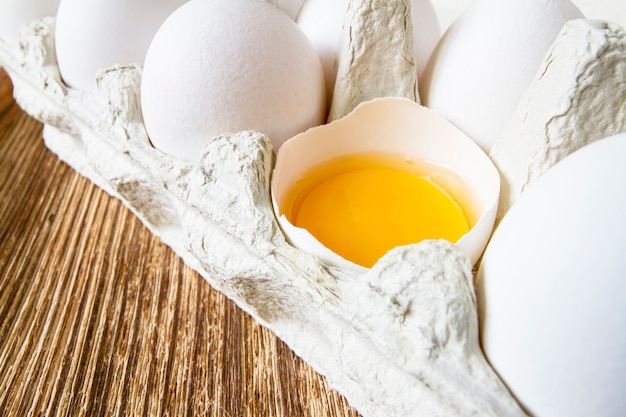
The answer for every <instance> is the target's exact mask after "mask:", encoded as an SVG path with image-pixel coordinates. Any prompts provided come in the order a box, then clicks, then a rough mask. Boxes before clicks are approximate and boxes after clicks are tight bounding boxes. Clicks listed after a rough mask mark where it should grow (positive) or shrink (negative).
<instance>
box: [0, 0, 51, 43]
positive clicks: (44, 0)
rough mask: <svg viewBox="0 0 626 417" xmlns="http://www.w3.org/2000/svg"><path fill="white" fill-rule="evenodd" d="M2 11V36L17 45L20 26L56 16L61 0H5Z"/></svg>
mask: <svg viewBox="0 0 626 417" xmlns="http://www.w3.org/2000/svg"><path fill="white" fill-rule="evenodd" d="M1 5H2V6H1V7H2V12H0V38H3V39H4V40H5V41H7V42H8V43H9V44H10V45H12V46H17V43H18V38H19V31H20V28H21V27H22V26H24V25H26V24H28V23H31V22H33V21H35V20H37V19H41V18H44V17H47V16H54V15H56V13H57V7H58V6H59V0H3V1H2V2H1Z"/></svg>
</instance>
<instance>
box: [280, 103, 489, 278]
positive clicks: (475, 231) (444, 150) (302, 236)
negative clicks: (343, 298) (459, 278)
mask: <svg viewBox="0 0 626 417" xmlns="http://www.w3.org/2000/svg"><path fill="white" fill-rule="evenodd" d="M364 152H369V153H372V152H374V153H382V154H393V155H397V156H400V157H401V158H405V160H407V161H416V162H418V161H427V162H430V163H432V164H436V165H439V166H443V167H446V168H448V169H450V170H452V171H454V172H455V174H457V175H458V177H459V178H461V179H462V180H463V183H464V187H465V190H466V191H467V192H468V193H469V194H470V195H468V196H465V197H466V198H467V199H468V200H471V203H472V208H473V217H474V219H473V222H472V223H473V227H472V228H471V229H470V230H469V232H468V233H466V234H465V235H464V236H463V237H462V238H461V239H460V240H459V241H458V242H456V243H457V245H458V246H459V247H460V248H461V249H462V250H464V251H465V253H466V254H467V255H468V256H469V258H470V260H471V261H472V263H476V262H477V261H478V259H479V257H480V255H481V254H482V252H483V249H484V247H485V245H486V244H487V241H488V240H489V236H490V235H491V230H492V228H493V224H494V220H495V213H496V210H497V204H498V196H499V190H500V177H499V174H498V172H497V169H496V168H495V166H494V165H493V164H492V162H491V160H490V159H489V158H488V157H487V155H486V154H485V153H484V152H483V151H482V150H481V149H480V148H479V147H478V146H477V145H476V144H475V143H474V142H473V141H472V140H471V139H470V138H468V137H467V136H466V135H465V134H463V133H462V132H461V131H459V130H458V129H457V128H455V127H454V126H453V125H452V124H450V123H449V122H448V121H446V120H445V119H444V118H443V117H441V116H440V115H438V114H437V113H435V112H433V111H431V110H429V109H427V108H426V107H424V106H421V105H419V104H417V103H415V102H413V101H411V100H408V99H404V98H379V99H374V100H371V101H368V102H364V103H361V104H360V105H359V106H357V108H356V109H355V110H354V111H353V112H351V113H350V114H348V115H347V116H345V117H344V118H342V119H338V120H336V121H334V122H332V123H330V124H327V125H324V126H319V127H316V128H313V129H310V130H308V131H307V132H304V133H301V134H299V135H297V136H295V137H293V138H291V139H290V140H288V141H287V142H285V144H284V145H283V146H282V148H281V149H280V150H279V151H278V155H277V160H276V165H275V169H274V171H273V176H272V183H271V194H272V203H273V207H274V212H275V215H276V217H277V219H278V222H279V224H280V226H281V228H282V230H283V232H284V234H285V235H286V238H287V240H288V241H289V242H290V243H291V244H292V245H293V246H295V247H296V248H299V249H301V250H303V251H305V252H308V253H311V254H313V255H315V256H317V257H318V258H320V259H321V260H322V261H323V262H325V263H326V264H328V265H332V266H338V267H343V268H348V269H354V270H364V268H363V267H362V266H359V265H357V264H355V263H353V262H351V261H349V260H346V259H345V258H343V257H341V256H339V255H338V254H336V253H335V252H333V251H332V250H330V249H329V248H327V247H325V246H324V245H323V244H322V243H321V242H319V241H318V240H317V239H316V238H315V237H314V236H313V235H311V233H309V232H308V231H307V230H305V229H303V228H299V227H296V226H294V225H292V224H291V223H290V222H289V220H288V219H287V217H286V216H285V213H284V212H283V211H282V210H281V205H282V204H283V202H284V200H285V197H286V196H287V194H288V193H289V191H290V190H291V188H292V187H293V186H294V185H295V184H296V182H298V181H299V180H301V179H302V178H303V177H304V176H305V174H306V173H307V172H309V171H310V170H311V169H312V168H314V167H317V166H319V165H320V164H322V163H324V162H327V161H329V160H332V159H335V158H338V157H342V156H347V155H354V154H359V153H364ZM416 243H417V242H416Z"/></svg>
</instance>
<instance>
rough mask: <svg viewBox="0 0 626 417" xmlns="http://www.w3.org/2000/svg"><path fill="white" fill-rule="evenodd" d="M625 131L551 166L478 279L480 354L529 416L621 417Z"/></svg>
mask: <svg viewBox="0 0 626 417" xmlns="http://www.w3.org/2000/svg"><path fill="white" fill-rule="evenodd" d="M625 155H626V133H622V134H619V135H616V136H613V137H610V138H607V139H602V140H599V141H597V142H594V143H592V144H590V145H587V146H585V147H583V148H581V149H580V150H578V151H576V152H574V153H572V154H571V155H570V156H568V157H567V158H565V159H563V160H562V161H561V162H559V163H558V164H556V165H555V166H554V167H552V168H551V169H550V170H549V171H547V172H546V173H545V174H544V175H543V176H542V177H541V178H539V179H538V180H537V181H536V182H535V183H533V185H532V186H530V187H529V188H528V189H527V190H526V191H525V192H524V193H523V194H522V195H521V197H520V199H519V200H518V201H517V203H516V204H515V205H513V207H511V209H510V210H509V211H508V213H507V214H506V215H505V216H504V218H503V220H502V222H501V223H500V225H499V226H498V227H497V229H496V230H495V232H494V234H493V237H492V239H491V241H490V243H489V245H488V247H487V249H486V250H485V254H484V257H483V259H482V262H481V266H480V269H479V272H478V276H477V283H476V287H477V294H478V304H479V314H480V323H481V332H480V333H481V339H482V346H483V350H484V352H485V354H486V356H487V358H488V360H489V362H490V363H491V365H492V366H493V367H494V368H495V370H496V372H498V374H499V375H500V376H501V377H502V378H503V380H504V381H505V383H506V384H507V385H508V387H509V388H510V389H511V391H512V392H513V394H514V395H515V396H516V397H517V399H518V400H519V401H520V402H521V404H522V405H523V406H524V407H525V408H526V409H527V410H528V411H529V412H530V414H531V415H536V416H542V417H557V416H572V417H576V416H580V417H582V416H596V417H608V416H618V415H619V416H623V415H626V396H624V387H626V337H625V336H624V329H625V328H626V306H625V304H624V294H625V293H626V280H625V279H624V272H625V271H626V257H625V256H624V241H625V240H626V216H624V213H625V212H626V199H625V198H624V190H626V164H624V156H625Z"/></svg>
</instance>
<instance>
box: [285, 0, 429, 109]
mask: <svg viewBox="0 0 626 417" xmlns="http://www.w3.org/2000/svg"><path fill="white" fill-rule="evenodd" d="M348 3H349V1H348V0H308V1H306V2H305V3H304V5H303V6H302V9H301V10H300V14H299V15H298V19H297V22H298V25H299V26H300V28H301V29H302V30H303V31H304V33H305V34H306V35H307V37H308V38H309V39H310V40H311V42H312V43H313V46H314V47H315V49H316V50H317V53H318V54H319V56H320V59H321V61H322V65H323V67H324V75H325V77H326V88H327V93H328V96H329V97H330V96H332V92H333V89H334V86H335V79H336V77H337V53H338V48H339V44H340V39H341V34H342V27H343V22H344V15H345V14H346V10H347V8H348ZM411 19H412V21H413V46H414V54H415V60H416V63H417V68H418V77H421V75H422V73H423V72H424V69H425V67H426V64H427V62H428V59H429V57H430V54H431V53H432V51H433V49H434V48H435V45H436V44H437V42H438V41H439V38H440V36H441V29H440V27H439V21H438V20H437V15H436V14H435V10H434V8H433V6H432V4H431V3H430V1H429V0H412V1H411Z"/></svg>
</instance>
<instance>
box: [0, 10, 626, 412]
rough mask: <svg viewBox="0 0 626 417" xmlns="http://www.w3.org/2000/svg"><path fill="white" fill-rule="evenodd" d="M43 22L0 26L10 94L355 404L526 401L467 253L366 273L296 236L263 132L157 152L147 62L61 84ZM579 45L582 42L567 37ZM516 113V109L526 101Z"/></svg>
mask: <svg viewBox="0 0 626 417" xmlns="http://www.w3.org/2000/svg"><path fill="white" fill-rule="evenodd" d="M583 23H584V24H583V25H582V26H581V28H579V29H576V30H577V33H579V34H580V33H583V41H584V38H585V37H588V35H585V34H584V33H587V32H589V31H590V30H596V29H597V30H600V29H599V28H600V26H601V25H598V24H595V23H594V24H592V25H591V26H590V25H589V23H588V22H587V23H585V22H583ZM592 26H593V27H592ZM53 27H54V19H53V18H46V19H43V20H41V21H37V22H33V24H31V25H30V26H29V28H28V30H25V31H23V32H22V35H21V41H20V45H19V47H10V46H9V45H7V44H6V43H5V42H3V41H2V40H1V39H0V65H1V66H2V67H4V68H5V70H6V71H7V73H8V74H9V76H10V77H11V79H12V81H13V84H14V95H15V97H16V100H17V102H18V104H19V105H20V106H21V107H22V108H23V109H24V110H25V111H26V112H27V113H28V114H30V115H31V116H32V117H34V118H35V119H37V120H39V121H41V122H42V123H43V124H44V133H43V136H44V141H45V144H46V146H47V147H48V148H49V149H50V150H52V151H53V152H54V153H56V154H57V155H58V157H59V158H60V159H61V160H63V161H65V162H66V163H67V164H69V165H70V166H71V167H72V168H73V169H75V170H76V171H77V172H78V173H80V174H81V175H83V176H85V177H87V178H88V179H90V180H91V181H92V182H93V183H95V184H96V185H97V186H99V187H101V188H102V189H104V190H105V191H106V192H108V193H109V194H111V195H112V196H114V197H116V198H118V199H120V200H121V201H123V202H124V204H125V205H126V206H128V208H129V209H130V210H132V212H133V213H134V214H135V215H136V216H137V217H138V218H140V219H141V220H142V222H143V223H144V224H145V225H146V227H148V228H149V229H150V231H151V232H152V233H153V234H154V235H156V236H157V237H159V238H160V239H161V240H162V241H163V242H165V243H166V244H167V245H169V246H170V247H171V248H172V249H173V250H174V251H175V252H176V254H177V255H178V256H180V257H181V258H182V259H183V260H184V261H185V262H186V263H187V264H188V265H189V266H190V267H191V268H193V269H194V270H196V271H197V272H198V273H199V274H200V275H202V277H204V278H205V279H206V281H207V282H208V283H209V284H210V285H211V286H213V287H214V288H215V289H217V290H218V291H220V292H222V293H224V294H225V295H227V296H228V297H229V298H231V299H232V300H234V301H235V302H236V303H237V305H238V306H239V307H240V308H241V309H243V310H244V311H246V312H247V313H249V314H250V315H251V316H252V317H254V319H255V320H256V321H257V322H258V323H260V324H261V325H263V326H265V327H267V328H268V329H270V330H271V331H272V332H274V333H275V334H276V335H277V336H278V337H279V338H281V339H282V340H283V341H284V342H285V343H286V344H287V345H288V346H289V347H290V348H291V349H292V350H293V351H294V352H295V353H296V354H297V355H299V356H300V357H302V358H303V359H304V360H305V361H306V362H307V363H309V364H310V365H311V366H312V367H313V368H314V369H315V370H316V371H317V372H319V373H320V374H322V375H324V376H325V377H326V378H327V380H328V382H329V383H330V385H331V386H332V387H333V388H334V389H336V390H337V391H338V392H340V393H341V394H343V395H344V396H345V397H346V398H347V399H348V401H349V402H350V404H351V405H352V406H353V407H355V408H356V409H357V410H358V411H359V412H360V413H361V414H362V415H363V416H365V417H373V416H396V417H403V416H417V415H428V416H469V415H481V416H505V415H507V416H508V415H511V416H520V415H524V412H523V411H522V409H521V408H520V407H519V405H518V404H517V403H516V402H515V400H514V399H513V397H512V396H511V395H510V393H509V392H508V390H507V388H506V387H505V385H504V384H503V383H502V382H501V380H500V379H499V378H498V376H497V375H496V373H495V372H494V371H493V370H492V369H491V367H490V366H489V365H488V363H487V361H486V359H485V357H484V356H483V354H482V351H481V349H480V345H479V338H478V319H477V311H476V310H477V308H476V296H475V292H474V287H473V275H472V267H471V265H470V263H469V260H468V258H467V256H466V255H465V254H463V253H461V252H460V251H459V250H458V249H457V248H456V247H455V246H454V245H451V244H449V243H447V242H443V241H433V242H423V243H420V244H416V245H410V246H405V247H399V248H396V249H394V250H392V251H391V252H389V254H387V255H386V256H384V257H383V258H382V259H381V260H380V261H379V262H378V263H377V264H376V265H375V266H374V267H373V268H372V269H371V270H369V271H368V272H366V273H364V274H361V273H356V272H353V271H348V270H343V269H339V268H331V267H328V266H325V265H324V264H322V263H321V262H319V261H318V260H317V259H316V258H315V257H313V256H311V255H308V254H306V253H304V252H302V251H300V250H298V249H295V248H294V247H292V246H290V245H289V244H288V243H287V241H286V240H285V238H284V236H283V234H282V233H281V230H280V228H279V226H278V224H277V222H276V219H275V217H274V213H273V210H272V206H271V198H270V189H269V182H270V178H271V174H272V167H273V162H274V157H275V155H274V150H273V149H272V146H271V144H270V142H269V140H268V138H267V137H265V136H264V135H262V134H259V133H256V132H239V133H236V134H232V135H224V136H221V137H217V138H214V139H213V140H211V141H210V143H208V144H207V146H206V148H205V149H204V152H203V155H202V157H201V159H200V162H198V163H188V162H183V161H180V160H176V159H174V158H172V157H170V156H168V155H165V154H163V153H161V152H159V151H158V150H156V149H154V148H153V147H152V146H151V145H150V141H149V139H148V136H147V134H146V132H145V130H144V127H143V123H142V118H141V109H140V100H139V89H140V81H141V68H140V67H137V66H133V65H129V66H119V67H115V68H109V69H105V70H103V71H102V72H101V73H100V75H99V77H98V81H97V88H96V90H95V91H94V92H93V93H84V92H79V91H75V90H72V89H69V88H67V87H66V86H65V85H64V83H63V82H62V80H61V77H60V75H59V71H58V67H57V64H56V57H55V52H54V39H53V37H54V29H53ZM602 27H603V28H604V29H603V30H606V27H605V26H602ZM585 31H587V32H585ZM611 31H612V33H613V32H615V31H617V32H619V36H621V38H620V39H621V46H620V48H621V50H620V51H621V52H620V53H619V54H617V58H616V59H617V62H618V64H619V65H621V66H622V67H623V68H626V62H625V61H626V58H625V57H626V53H625V52H624V51H626V47H625V46H624V36H623V30H622V29H620V28H617V29H616V28H613V29H611ZM620 31H621V32H620ZM578 37H580V36H578ZM605 49H606V48H605ZM598 53H599V52H598ZM620 54H621V56H620ZM562 55H563V56H567V53H564V54H562ZM570 55H571V54H570ZM596 55H597V54H596ZM555 56H556V57H560V56H561V55H554V56H553V57H552V59H551V61H550V62H549V63H548V61H546V64H545V66H546V67H545V68H543V70H541V71H540V73H542V74H543V75H542V77H543V78H546V77H548V78H549V77H550V76H551V74H550V70H549V67H550V66H552V67H558V61H559V59H560V58H558V59H557V58H555ZM563 59H564V60H565V61H566V60H567V58H563ZM572 59H574V58H572ZM575 59H576V60H577V62H580V61H581V60H584V59H585V57H584V56H582V57H581V54H580V53H579V52H576V53H575ZM588 59H589V60H590V61H591V60H593V61H597V59H598V57H597V56H595V57H592V56H589V58H588ZM615 62H616V61H615V59H614V60H613V61H611V62H608V63H607V64H606V65H609V66H614V65H617V64H616V63H615ZM566 64H567V62H565V63H564V65H565V66H568V65H566ZM576 71H578V72H577V73H575V72H576ZM580 71H582V70H580V69H572V70H571V71H570V72H572V74H569V75H568V74H566V76H564V74H562V73H555V74H554V75H553V78H554V80H555V81H554V82H553V84H555V83H556V84H558V83H560V84H566V83H567V82H574V83H580ZM621 74H624V72H623V71H622V72H621ZM607 77H608V76H607ZM576 80H578V81H576ZM540 81H541V80H539V79H538V80H536V81H535V82H534V83H533V85H531V87H530V88H529V92H528V95H527V98H526V101H528V102H530V104H529V105H530V106H531V107H532V97H533V96H537V97H541V100H542V102H545V100H547V99H546V94H545V91H546V87H545V86H544V85H543V84H542V85H539V84H537V83H539V82H540ZM622 84H623V78H622ZM561 87H562V86H561ZM613 88H614V87H613ZM621 88H624V87H623V85H622V87H621ZM533 89H536V90H537V91H539V92H537V91H533ZM548 89H549V88H548ZM572 94H574V93H572ZM622 97H623V96H622ZM577 100H579V101H580V98H579V99H577ZM618 104H621V107H620V108H622V110H621V111H622V113H621V114H622V115H623V114H626V113H625V112H624V110H623V107H624V103H623V102H622V103H619V102H618ZM613 105H614V103H613V104H611V103H607V104H606V106H613ZM548 107H549V106H548ZM570 107H573V105H570ZM552 110H553V112H557V111H561V110H555V109H554V108H553V109H552ZM572 111H574V110H572ZM607 111H608V110H607ZM518 113H519V115H517V116H516V117H517V119H518V120H522V119H524V118H523V117H522V116H521V115H522V114H526V118H527V116H528V109H521V110H520V112H518ZM544 113H545V114H544ZM536 116H537V117H536V119H538V120H536V121H535V122H534V123H536V125H537V126H540V125H541V123H544V126H545V125H546V123H548V120H552V119H553V116H554V114H551V113H550V111H548V110H546V105H543V106H541V109H539V110H538V114H536ZM607 117H608V118H609V119H611V118H612V117H615V115H609V116H607ZM539 119H541V120H539ZM515 123H516V122H515V121H513V122H512V126H515ZM520 123H521V122H520ZM625 123H626V121H624V120H623V116H622V118H621V119H620V120H619V123H614V124H613V125H615V126H613V127H612V129H613V130H620V129H621V130H622V131H623V130H626V129H624V124H625ZM516 129H517V131H516V132H519V131H520V129H521V130H524V129H525V130H529V131H532V130H533V126H530V127H529V126H527V125H524V126H523V127H522V128H520V127H516ZM510 130H511V129H509V133H508V135H509V136H511V135H513V136H514V135H515V133H511V132H510ZM605 133H606V132H602V133H601V134H600V133H599V134H598V135H600V136H601V135H603V134H605ZM602 137H603V136H602ZM505 139H506V138H505ZM561 139H562V138H561ZM589 141H591V139H590V140H589ZM501 148H502V146H501Z"/></svg>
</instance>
